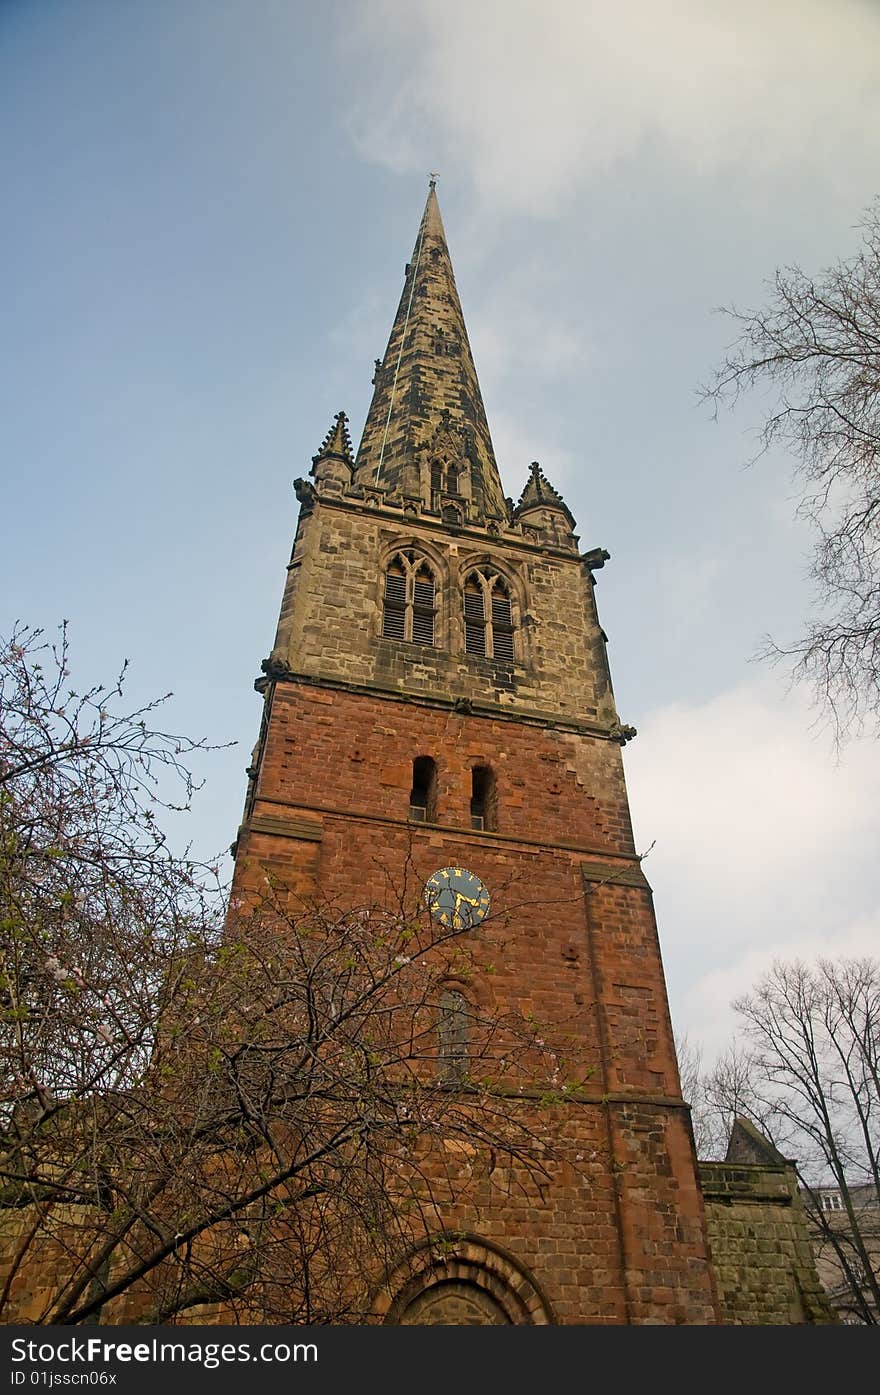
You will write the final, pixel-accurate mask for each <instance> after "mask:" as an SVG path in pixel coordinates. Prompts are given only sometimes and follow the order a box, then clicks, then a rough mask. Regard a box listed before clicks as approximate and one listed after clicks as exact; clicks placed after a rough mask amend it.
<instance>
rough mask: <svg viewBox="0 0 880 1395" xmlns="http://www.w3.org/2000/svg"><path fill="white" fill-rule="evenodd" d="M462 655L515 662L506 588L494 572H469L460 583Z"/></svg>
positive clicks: (510, 606)
mask: <svg viewBox="0 0 880 1395" xmlns="http://www.w3.org/2000/svg"><path fill="white" fill-rule="evenodd" d="M464 629H465V646H464V647H465V652H466V653H468V654H482V655H484V656H485V657H486V658H487V659H495V661H496V662H497V663H501V664H512V663H514V662H515V658H516V655H515V651H514V640H513V635H514V622H513V605H512V602H511V598H510V588H509V587H508V584H507V582H506V581H505V579H504V577H503V576H499V575H498V574H497V573H493V572H484V571H476V572H471V573H470V575H469V576H468V577H467V579H466V581H465V584H464Z"/></svg>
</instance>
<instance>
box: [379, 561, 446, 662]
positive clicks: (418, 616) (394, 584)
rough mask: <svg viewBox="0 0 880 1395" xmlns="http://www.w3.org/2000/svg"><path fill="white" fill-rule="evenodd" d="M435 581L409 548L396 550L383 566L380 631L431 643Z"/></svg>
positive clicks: (425, 565)
mask: <svg viewBox="0 0 880 1395" xmlns="http://www.w3.org/2000/svg"><path fill="white" fill-rule="evenodd" d="M436 600H437V584H436V581H435V578H434V573H433V571H432V570H431V568H430V566H429V565H428V563H427V562H426V561H425V560H424V558H421V557H419V556H418V554H417V553H415V552H413V551H411V550H410V551H405V552H398V553H395V555H394V556H393V557H392V558H391V560H390V561H389V563H388V565H387V567H386V568H385V595H384V599H383V607H382V634H383V635H384V636H385V638H386V639H403V640H406V641H408V642H409V643H410V644H423V645H425V646H428V647H432V646H433V644H434V616H435V613H436Z"/></svg>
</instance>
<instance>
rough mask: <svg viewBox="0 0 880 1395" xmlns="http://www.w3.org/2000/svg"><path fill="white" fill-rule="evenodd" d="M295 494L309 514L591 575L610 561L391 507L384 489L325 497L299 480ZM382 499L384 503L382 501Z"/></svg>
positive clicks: (417, 507)
mask: <svg viewBox="0 0 880 1395" xmlns="http://www.w3.org/2000/svg"><path fill="white" fill-rule="evenodd" d="M294 488H295V492H296V497H297V499H298V500H299V502H300V503H301V504H302V505H303V506H304V508H305V509H306V511H307V512H308V513H312V512H313V511H314V509H315V507H316V506H320V507H322V508H328V509H339V510H341V511H342V512H344V513H359V514H365V515H366V516H367V517H370V518H376V519H381V520H382V521H383V522H385V523H394V524H396V525H398V526H401V525H403V526H404V527H412V528H427V529H428V530H429V531H430V532H432V533H442V534H444V535H445V536H446V537H447V538H464V539H467V540H468V541H469V542H473V543H474V544H476V545H480V544H481V545H483V546H486V547H491V546H493V545H495V546H497V545H498V544H501V545H502V546H504V547H511V548H514V549H516V550H517V551H519V552H524V553H526V554H527V555H531V556H539V557H552V558H553V559H554V561H560V562H574V563H577V564H578V565H579V566H582V567H586V568H587V569H588V570H589V571H591V572H593V571H598V570H599V569H600V568H601V567H604V565H605V563H606V562H607V561H608V560H609V559H610V557H611V553H610V552H608V551H606V549H605V548H603V547H594V548H591V549H590V551H588V552H583V553H581V552H578V551H577V541H578V539H577V537H576V536H574V535H573V537H572V541H573V543H574V547H572V548H565V547H556V546H554V545H553V544H552V543H547V542H533V541H532V540H530V539H528V538H525V537H523V535H522V532H521V531H520V529H519V528H511V527H510V526H509V525H502V524H501V523H498V522H497V521H496V524H495V526H494V528H493V527H492V525H486V524H479V523H449V522H447V521H446V520H445V519H444V518H442V517H441V516H440V514H439V513H436V514H435V513H432V512H431V511H430V510H426V509H425V508H424V507H423V506H422V504H421V501H417V500H408V499H404V498H401V502H400V504H399V505H395V504H391V503H389V501H388V499H387V498H385V497H383V496H384V494H385V491H384V490H382V489H381V488H378V487H376V488H373V489H370V488H360V487H358V492H357V493H355V491H354V490H351V491H346V492H345V493H334V494H329V493H325V492H324V491H323V490H321V489H317V488H315V486H314V485H312V484H311V483H310V482H309V481H306V480H296V481H295V485H294ZM367 499H375V500H376V501H377V502H375V503H373V504H369V503H367V502H366V501H367ZM380 499H381V502H379V500H380Z"/></svg>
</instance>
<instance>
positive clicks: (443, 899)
mask: <svg viewBox="0 0 880 1395" xmlns="http://www.w3.org/2000/svg"><path fill="white" fill-rule="evenodd" d="M425 905H426V906H427V907H428V910H429V911H430V912H431V915H432V916H433V917H434V919H435V920H439V922H440V924H441V925H444V926H447V927H448V928H449V929H450V930H472V929H473V927H474V926H475V925H479V923H480V921H481V920H485V918H486V916H487V915H488V913H489V893H488V891H487V890H486V888H485V887H484V885H483V883H482V882H481V881H480V879H479V877H475V876H474V874H473V872H468V870H467V868H465V867H441V868H440V870H439V872H435V873H434V875H433V877H429V878H428V880H427V881H426V883H425Z"/></svg>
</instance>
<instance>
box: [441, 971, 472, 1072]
mask: <svg viewBox="0 0 880 1395" xmlns="http://www.w3.org/2000/svg"><path fill="white" fill-rule="evenodd" d="M468 1019H469V1014H468V1010H467V999H466V998H465V996H464V994H463V993H459V991H458V989H457V988H444V990H443V992H442V993H441V995H440V1015H439V1019H438V1022H437V1035H438V1037H439V1045H440V1073H441V1076H442V1078H443V1079H444V1080H464V1078H465V1076H466V1075H467V1073H468Z"/></svg>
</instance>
